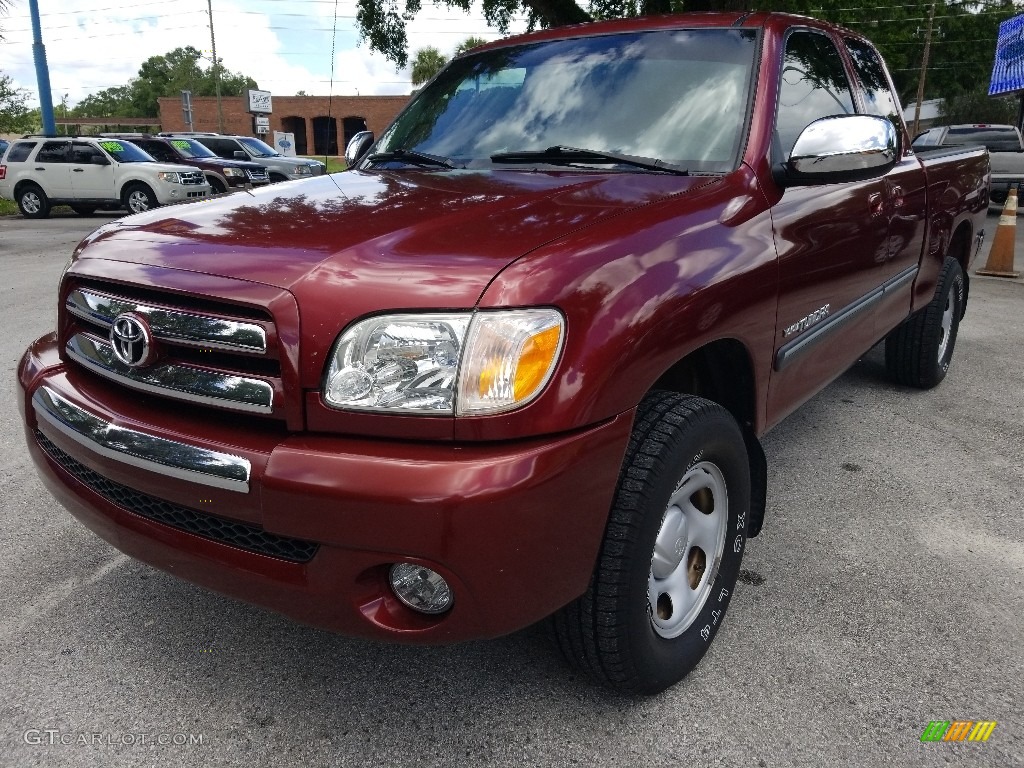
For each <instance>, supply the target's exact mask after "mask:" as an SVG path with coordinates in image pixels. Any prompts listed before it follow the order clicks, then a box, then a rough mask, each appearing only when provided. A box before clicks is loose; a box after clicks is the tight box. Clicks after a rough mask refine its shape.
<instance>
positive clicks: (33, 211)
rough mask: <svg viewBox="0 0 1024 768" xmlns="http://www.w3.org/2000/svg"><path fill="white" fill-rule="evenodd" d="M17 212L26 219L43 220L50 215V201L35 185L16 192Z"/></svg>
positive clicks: (26, 186)
mask: <svg viewBox="0 0 1024 768" xmlns="http://www.w3.org/2000/svg"><path fill="white" fill-rule="evenodd" d="M18 210H19V211H21V215H22V216H24V217H25V218H26V219H45V218H46V217H47V216H49V215H50V200H49V198H48V197H47V196H46V193H45V192H43V190H42V189H40V188H39V187H38V186H36V185H35V184H26V185H25V186H24V187H22V188H21V189H20V190H18Z"/></svg>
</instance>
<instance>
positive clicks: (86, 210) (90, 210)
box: [71, 205, 96, 216]
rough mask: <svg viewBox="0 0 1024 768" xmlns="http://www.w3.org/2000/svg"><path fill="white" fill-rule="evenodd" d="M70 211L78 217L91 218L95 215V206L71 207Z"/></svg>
mask: <svg viewBox="0 0 1024 768" xmlns="http://www.w3.org/2000/svg"><path fill="white" fill-rule="evenodd" d="M71 210H72V211H74V212H75V213H77V214H78V215H79V216H92V215H93V214H94V213H96V206H94V205H72V206H71Z"/></svg>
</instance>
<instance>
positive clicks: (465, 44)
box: [455, 37, 488, 56]
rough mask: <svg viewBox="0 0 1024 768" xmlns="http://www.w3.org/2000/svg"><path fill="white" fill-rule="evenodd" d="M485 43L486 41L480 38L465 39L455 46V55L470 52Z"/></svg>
mask: <svg viewBox="0 0 1024 768" xmlns="http://www.w3.org/2000/svg"><path fill="white" fill-rule="evenodd" d="M487 42H488V41H487V40H484V39H483V38H482V37H467V38H466V39H465V40H463V41H462V42H461V43H459V44H458V45H457V46H455V55H456V56H461V55H462V54H464V53H465V52H466V51H469V50H472V49H473V48H476V47H477V46H478V45H485V44H486V43H487Z"/></svg>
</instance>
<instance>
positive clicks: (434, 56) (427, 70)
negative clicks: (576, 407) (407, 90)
mask: <svg viewBox="0 0 1024 768" xmlns="http://www.w3.org/2000/svg"><path fill="white" fill-rule="evenodd" d="M447 63H448V60H447V59H446V58H445V57H444V56H442V55H441V52H440V51H439V50H437V48H435V47H433V46H432V45H428V46H427V47H426V48H420V49H419V50H418V51H416V56H415V57H414V58H413V61H412V84H413V85H423V83H425V82H427V80H429V79H430V78H432V77H433V76H434V75H436V74H437V73H438V72H440V71H441V68H442V67H443V66H444V65H445V64H447Z"/></svg>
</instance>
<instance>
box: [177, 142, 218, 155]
mask: <svg viewBox="0 0 1024 768" xmlns="http://www.w3.org/2000/svg"><path fill="white" fill-rule="evenodd" d="M171 146H172V147H174V148H175V149H176V150H178V154H180V155H181V156H182V157H217V155H215V154H213V152H211V151H210V150H208V149H207V148H206V147H204V146H203V145H202V144H200V143H199V142H198V141H195V140H193V139H171Z"/></svg>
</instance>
